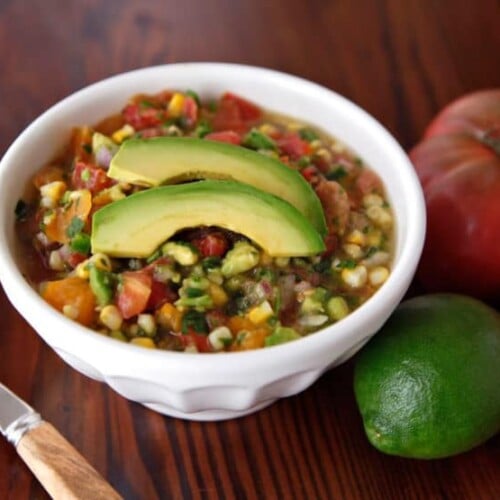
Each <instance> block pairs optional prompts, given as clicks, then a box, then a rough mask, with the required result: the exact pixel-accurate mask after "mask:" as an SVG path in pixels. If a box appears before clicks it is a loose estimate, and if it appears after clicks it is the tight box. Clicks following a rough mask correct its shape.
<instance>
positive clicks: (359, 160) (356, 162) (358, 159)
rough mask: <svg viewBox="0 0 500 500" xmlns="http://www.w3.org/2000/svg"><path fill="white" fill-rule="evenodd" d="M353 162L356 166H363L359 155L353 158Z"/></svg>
mask: <svg viewBox="0 0 500 500" xmlns="http://www.w3.org/2000/svg"><path fill="white" fill-rule="evenodd" d="M354 163H355V164H356V165H357V166H358V167H362V166H363V160H362V159H361V158H359V157H357V158H354Z"/></svg>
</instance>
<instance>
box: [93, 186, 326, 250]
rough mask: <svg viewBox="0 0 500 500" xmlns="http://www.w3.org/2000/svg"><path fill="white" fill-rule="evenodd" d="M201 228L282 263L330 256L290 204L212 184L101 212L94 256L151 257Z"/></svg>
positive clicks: (141, 195)
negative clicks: (222, 232) (239, 239)
mask: <svg viewBox="0 0 500 500" xmlns="http://www.w3.org/2000/svg"><path fill="white" fill-rule="evenodd" d="M197 226H219V227H222V228H226V229H230V230H231V231H234V232H237V233H240V234H243V235H245V236H247V237H248V238H250V239H251V240H253V241H254V242H255V243H257V244H258V245H260V246H261V247H262V248H263V249H264V250H265V251H266V252H267V253H269V254H270V255H272V256H276V257H278V256H283V257H292V256H307V255H314V254H317V253H320V252H323V251H324V250H325V246H324V242H323V239H322V237H321V236H320V235H319V233H318V232H317V231H316V229H315V228H314V227H313V226H312V225H311V223H310V222H309V221H308V220H307V219H306V218H305V217H304V215H302V214H301V213H300V212H299V211H298V210H297V209H296V208H295V207H293V206H292V205H290V204H289V203H288V202H286V201H284V200H282V199H280V198H277V197H276V196H273V195H271V194H269V193H266V192H264V191H260V190H259V189H256V188H254V187H252V186H249V185H247V184H242V183H239V182H234V181H213V180H207V181H198V182H191V183H187V184H179V185H175V186H161V187H155V188H151V189H147V190H144V191H140V192H138V193H135V194H132V195H130V196H128V197H127V198H124V199H122V200H119V201H116V202H114V203H111V204H109V205H106V206H105V207H103V208H101V209H100V210H98V211H97V212H96V213H95V214H94V216H93V219H92V236H91V245H92V252H93V253H96V252H103V253H105V254H107V255H110V256H112V257H137V258H143V257H148V256H149V255H151V254H152V253H153V252H154V251H155V250H156V249H157V248H158V247H159V246H160V245H161V244H162V243H163V242H164V241H166V240H168V239H169V238H170V237H171V236H173V235H174V234H175V233H176V232H178V231H180V230H182V229H185V228H190V227H197Z"/></svg>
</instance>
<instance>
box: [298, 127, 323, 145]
mask: <svg viewBox="0 0 500 500" xmlns="http://www.w3.org/2000/svg"><path fill="white" fill-rule="evenodd" d="M299 135H300V138H301V139H304V141H307V142H312V141H315V140H316V139H319V136H318V134H317V133H316V132H315V131H314V130H311V129H310V128H301V129H300V130H299Z"/></svg>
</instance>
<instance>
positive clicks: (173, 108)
mask: <svg viewBox="0 0 500 500" xmlns="http://www.w3.org/2000/svg"><path fill="white" fill-rule="evenodd" d="M183 110H184V95H183V94H181V93H180V92H176V93H175V94H174V95H173V96H172V98H171V99H170V102H169V103H168V116H171V117H173V118H176V117H178V116H181V115H182V112H183Z"/></svg>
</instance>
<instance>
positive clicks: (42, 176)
mask: <svg viewBox="0 0 500 500" xmlns="http://www.w3.org/2000/svg"><path fill="white" fill-rule="evenodd" d="M63 172H64V171H63V169H62V168H61V167H56V166H55V165H47V166H45V167H43V168H42V169H41V170H39V171H38V172H37V173H36V174H35V176H34V177H33V184H34V185H35V187H36V188H37V189H40V188H41V187H42V186H44V185H45V184H49V182H55V181H62V180H64V173H63Z"/></svg>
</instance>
